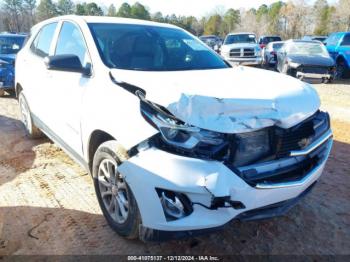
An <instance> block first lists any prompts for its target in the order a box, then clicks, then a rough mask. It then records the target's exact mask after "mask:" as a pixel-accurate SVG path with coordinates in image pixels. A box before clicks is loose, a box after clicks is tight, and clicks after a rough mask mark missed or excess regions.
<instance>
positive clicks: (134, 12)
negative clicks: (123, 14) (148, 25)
mask: <svg viewBox="0 0 350 262" xmlns="http://www.w3.org/2000/svg"><path fill="white" fill-rule="evenodd" d="M130 13H131V17H133V18H137V19H143V20H151V16H150V14H149V12H148V10H147V9H146V8H145V7H144V6H143V5H142V4H140V3H139V2H136V3H135V4H133V5H132V6H131V12H130Z"/></svg>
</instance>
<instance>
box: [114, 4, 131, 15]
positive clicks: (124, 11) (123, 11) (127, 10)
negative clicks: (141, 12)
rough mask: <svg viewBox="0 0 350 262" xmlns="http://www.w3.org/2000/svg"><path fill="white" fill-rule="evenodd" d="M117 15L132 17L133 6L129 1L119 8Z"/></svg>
mask: <svg viewBox="0 0 350 262" xmlns="http://www.w3.org/2000/svg"><path fill="white" fill-rule="evenodd" d="M117 16H120V17H131V6H130V5H129V4H128V3H123V4H122V5H121V6H120V7H119V9H118V12H117Z"/></svg>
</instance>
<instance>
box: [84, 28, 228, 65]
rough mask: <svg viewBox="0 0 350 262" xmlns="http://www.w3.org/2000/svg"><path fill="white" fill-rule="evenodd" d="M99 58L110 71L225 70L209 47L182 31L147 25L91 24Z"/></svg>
mask: <svg viewBox="0 0 350 262" xmlns="http://www.w3.org/2000/svg"><path fill="white" fill-rule="evenodd" d="M89 28H90V31H91V33H92V35H93V37H94V40H95V43H96V45H97V47H98V49H99V52H100V56H101V59H102V60H103V61H104V63H105V64H106V65H107V66H108V67H110V68H119V69H126V70H142V71H176V70H200V69H218V68H227V67H228V66H227V65H226V63H225V62H224V61H223V60H222V59H221V58H220V56H219V55H216V54H215V53H214V52H213V51H211V49H210V48H209V47H207V46H206V45H205V44H203V43H202V42H201V41H198V40H197V39H196V38H194V37H193V36H191V35H190V34H188V33H186V32H185V31H183V30H180V29H176V28H166V27H158V26H148V25H133V24H105V23H91V24H89Z"/></svg>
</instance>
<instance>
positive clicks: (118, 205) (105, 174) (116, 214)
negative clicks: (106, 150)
mask: <svg viewBox="0 0 350 262" xmlns="http://www.w3.org/2000/svg"><path fill="white" fill-rule="evenodd" d="M97 179H98V185H99V189H100V194H101V198H102V201H103V204H104V206H105V208H106V210H107V211H108V213H109V215H110V216H111V217H112V219H113V220H114V221H115V222H116V223H118V224H123V223H124V222H125V221H126V220H127V218H128V215H129V198H128V190H127V186H126V183H125V181H124V178H123V177H122V176H121V174H120V173H119V172H118V171H117V163H116V162H114V161H112V160H110V159H104V160H102V161H101V163H100V165H99V168H98V177H97Z"/></svg>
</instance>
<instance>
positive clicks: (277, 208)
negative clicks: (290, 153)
mask: <svg viewBox="0 0 350 262" xmlns="http://www.w3.org/2000/svg"><path fill="white" fill-rule="evenodd" d="M315 184H316V182H314V183H313V184H312V185H311V186H309V187H308V188H307V189H306V190H305V191H304V192H302V193H301V194H300V195H298V196H297V197H295V198H292V199H288V200H285V201H282V202H279V203H276V204H272V205H268V206H265V207H261V208H257V209H252V210H249V211H246V212H243V213H241V214H239V215H238V216H236V217H235V218H234V219H233V220H238V221H254V220H263V219H268V218H272V217H277V216H282V215H284V214H286V213H287V212H288V211H289V210H290V209H291V208H292V207H294V206H295V205H296V204H297V203H298V202H299V201H300V200H301V199H302V198H304V197H305V196H306V195H307V194H308V193H310V192H311V190H312V189H313V187H314V186H315ZM227 225H228V223H226V224H225V225H222V226H218V227H213V228H205V229H198V230H187V231H164V230H157V229H151V228H147V227H144V226H142V225H141V226H140V239H141V240H142V241H146V242H161V241H167V240H170V239H182V238H188V237H196V236H201V235H205V234H209V233H214V232H216V231H219V230H222V229H224V228H225V227H226V226H227Z"/></svg>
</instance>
